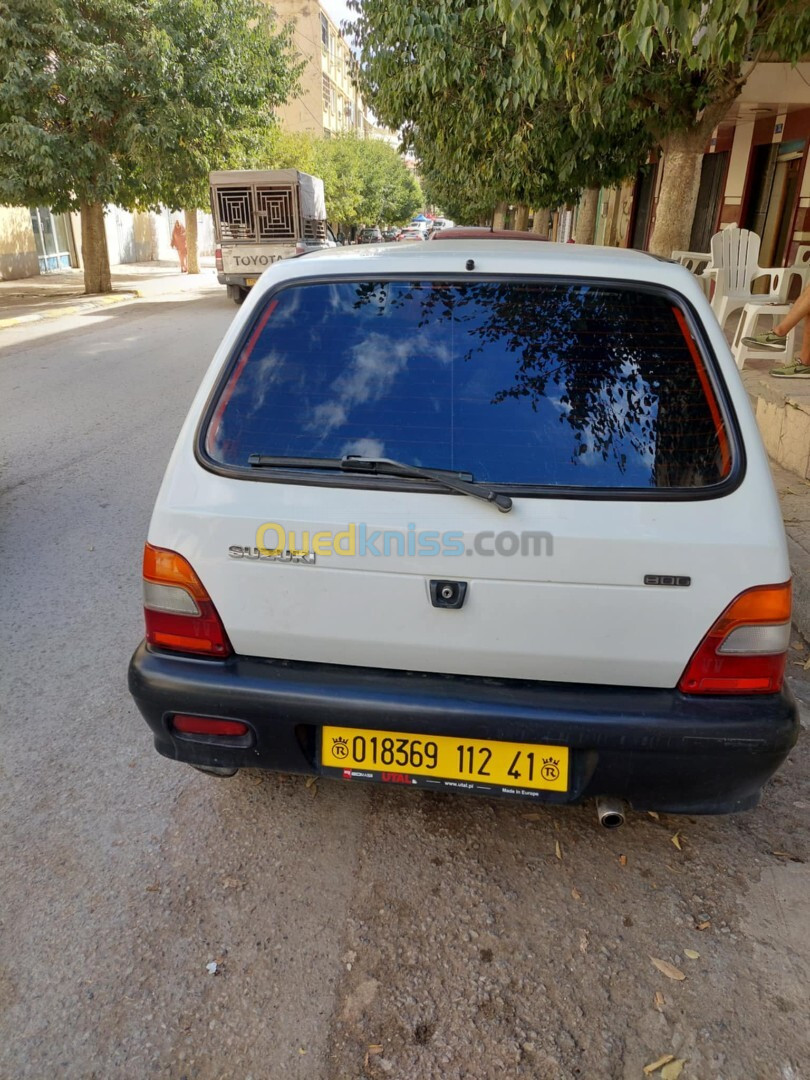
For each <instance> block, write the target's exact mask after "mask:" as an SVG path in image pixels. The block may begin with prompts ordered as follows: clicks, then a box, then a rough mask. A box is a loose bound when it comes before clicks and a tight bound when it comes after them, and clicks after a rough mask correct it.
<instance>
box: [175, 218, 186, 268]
mask: <svg viewBox="0 0 810 1080" xmlns="http://www.w3.org/2000/svg"><path fill="white" fill-rule="evenodd" d="M172 247H173V248H174V249H175V251H176V252H177V254H178V256H179V258H180V273H181V274H187V273H188V245H187V244H186V229H185V226H184V225H181V224H180V219H179V218H178V219H177V221H175V223H174V230H173V231H172Z"/></svg>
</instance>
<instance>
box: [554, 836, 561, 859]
mask: <svg viewBox="0 0 810 1080" xmlns="http://www.w3.org/2000/svg"><path fill="white" fill-rule="evenodd" d="M554 854H555V855H556V856H557V858H558V859H562V848H561V847H560V841H559V840H555V841H554Z"/></svg>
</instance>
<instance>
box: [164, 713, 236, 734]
mask: <svg viewBox="0 0 810 1080" xmlns="http://www.w3.org/2000/svg"><path fill="white" fill-rule="evenodd" d="M172 728H173V729H174V730H175V731H179V732H180V733H181V734H183V735H247V733H248V730H249V729H248V726H247V724H243V723H242V721H241V720H217V719H216V718H215V717H212V716H180V715H178V716H174V717H173V718H172Z"/></svg>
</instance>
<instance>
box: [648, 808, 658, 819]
mask: <svg viewBox="0 0 810 1080" xmlns="http://www.w3.org/2000/svg"><path fill="white" fill-rule="evenodd" d="M647 813H648V814H649V815H650V817H651V818H652V819H653V821H660V820H661V817H660V815H659V814H658V813H657V812H656V811H655V810H648V811H647Z"/></svg>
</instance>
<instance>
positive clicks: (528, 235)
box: [430, 225, 548, 241]
mask: <svg viewBox="0 0 810 1080" xmlns="http://www.w3.org/2000/svg"><path fill="white" fill-rule="evenodd" d="M430 239H431V240H546V241H548V237H547V236H542V235H541V234H540V233H533V232H527V231H524V230H521V231H517V230H514V229H490V228H488V227H487V226H485V225H483V226H480V227H479V226H477V225H454V226H453V227H452V228H446V229H437V230H436V232H434V233H432V234H431V237H430Z"/></svg>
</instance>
